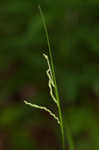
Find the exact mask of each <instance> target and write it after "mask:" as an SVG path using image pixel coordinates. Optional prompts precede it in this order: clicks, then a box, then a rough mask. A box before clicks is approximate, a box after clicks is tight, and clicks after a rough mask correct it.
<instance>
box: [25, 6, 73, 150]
mask: <svg viewBox="0 0 99 150" xmlns="http://www.w3.org/2000/svg"><path fill="white" fill-rule="evenodd" d="M39 11H40V15H41V19H42V23H43V26H44V30H45V34H46V39H47V44H48V50H49V57H48V55H47V54H43V56H44V58H45V59H46V61H47V64H48V70H47V71H46V74H47V76H48V79H49V81H48V86H49V90H50V96H51V98H52V100H53V102H54V103H55V104H56V107H57V109H58V115H57V116H56V114H54V113H53V112H52V111H51V110H50V109H48V108H46V107H45V106H41V105H36V104H31V103H29V102H28V101H26V100H25V101H24V103H25V104H26V105H29V106H31V107H33V108H37V109H41V110H44V111H46V112H48V113H49V115H51V116H52V117H53V118H54V119H55V120H56V121H57V123H58V125H59V127H60V131H61V137H62V138H61V139H62V150H65V137H64V126H63V115H62V109H61V105H60V97H59V92H58V87H57V82H56V76H55V69H54V63H53V57H52V51H51V45H50V40H49V35H48V30H47V26H46V22H45V18H44V14H43V12H42V9H41V7H40V6H39ZM67 131H68V132H67V139H68V143H69V148H70V150H74V145H73V142H72V138H71V134H70V132H69V131H70V130H69V128H68V126H67Z"/></svg>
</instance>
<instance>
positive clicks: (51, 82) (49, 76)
mask: <svg viewBox="0 0 99 150" xmlns="http://www.w3.org/2000/svg"><path fill="white" fill-rule="evenodd" d="M43 56H44V57H45V59H46V60H47V64H48V70H47V71H46V74H47V76H48V79H49V82H48V86H49V89H50V95H51V97H52V99H53V101H54V102H55V103H56V104H57V100H56V98H55V96H54V94H53V88H55V84H54V81H53V75H52V70H51V66H50V63H49V58H48V56H47V55H46V54H43ZM57 105H58V104H57Z"/></svg>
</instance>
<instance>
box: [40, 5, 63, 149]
mask: <svg viewBox="0 0 99 150" xmlns="http://www.w3.org/2000/svg"><path fill="white" fill-rule="evenodd" d="M39 10H40V15H41V18H42V22H43V25H44V29H45V34H46V38H47V43H48V48H49V55H50V60H51V69H52V74H53V80H54V83H55V94H56V99H57V102H58V104H57V106H58V113H59V119H60V129H61V135H62V148H63V150H65V142H64V128H63V118H62V111H61V107H60V99H59V94H58V88H57V82H56V77H55V69H54V64H53V58H52V53H51V46H50V40H49V35H48V31H47V27H46V23H45V18H44V15H43V12H42V10H41V7H40V6H39Z"/></svg>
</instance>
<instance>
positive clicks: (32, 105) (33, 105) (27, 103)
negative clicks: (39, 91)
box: [24, 101, 60, 124]
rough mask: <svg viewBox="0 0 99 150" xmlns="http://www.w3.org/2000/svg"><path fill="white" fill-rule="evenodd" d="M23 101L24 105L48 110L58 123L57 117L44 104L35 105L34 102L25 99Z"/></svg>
mask: <svg viewBox="0 0 99 150" xmlns="http://www.w3.org/2000/svg"><path fill="white" fill-rule="evenodd" d="M24 103H25V104H26V105H29V106H31V107H33V108H37V109H41V110H44V111H46V112H48V113H49V114H50V116H52V117H53V118H54V119H55V120H56V121H57V123H58V124H60V121H59V118H58V117H57V116H56V115H55V114H54V113H53V112H52V111H51V110H49V109H48V108H46V107H44V106H39V105H36V104H31V103H29V102H27V101H24Z"/></svg>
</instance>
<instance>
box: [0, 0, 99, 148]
mask: <svg viewBox="0 0 99 150" xmlns="http://www.w3.org/2000/svg"><path fill="white" fill-rule="evenodd" d="M38 5H41V7H42V9H43V11H44V14H45V18H46V22H47V27H48V31H49V36H50V40H51V45H52V49H53V51H52V53H53V55H54V56H53V58H54V64H55V67H56V72H57V81H58V85H59V90H60V93H61V103H62V104H63V107H62V108H63V113H64V118H65V119H64V120H68V123H69V124H70V128H71V129H72V134H73V138H74V143H75V149H77V150H83V149H84V150H90V149H92V150H99V142H98V140H99V134H98V131H99V119H98V118H99V117H98V115H99V42H98V41H99V2H98V0H90V1H89V0H86V1H78V0H75V1H74V0H63V1H57V0H54V1H53V0H46V1H44V0H42V1H41V0H30V1H29V0H21V1H20V0H17V1H16V0H15V1H11V0H6V1H5V0H4V1H1V2H0V79H1V80H0V131H1V134H0V143H1V147H0V149H1V150H5V149H7V150H11V149H16V150H21V149H23V150H25V149H28V150H32V149H33V150H35V149H36V150H38V149H40V148H41V149H42V150H47V149H48V150H49V149H50V150H55V149H56V150H60V143H61V142H60V137H58V136H57V135H58V134H57V133H58V131H57V130H58V129H56V122H55V121H54V120H52V119H50V116H49V119H48V114H46V113H43V114H42V113H39V112H37V111H36V112H35V110H32V109H30V108H27V107H26V106H25V105H24V104H23V101H24V99H26V98H28V99H31V102H35V103H37V104H45V105H47V104H48V103H50V105H52V106H51V107H53V108H54V106H53V104H52V102H51V101H50V97H49V98H48V94H47V93H48V88H47V79H46V75H45V70H46V66H45V62H44V61H43V58H42V53H43V52H45V53H46V52H47V50H48V48H47V42H46V37H45V33H44V30H43V26H42V23H41V18H40V15H39V11H38ZM55 111H56V110H55ZM43 129H44V131H42V130H43ZM42 132H43V133H42ZM66 132H68V131H66ZM66 132H65V133H66ZM18 137H19V138H18ZM12 139H13V140H12ZM65 140H66V139H65ZM23 141H24V144H22V143H23ZM5 143H6V144H5ZM66 143H67V140H66ZM67 144H68V143H67ZM49 145H50V148H48V146H49ZM53 145H55V147H54V146H53Z"/></svg>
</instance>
